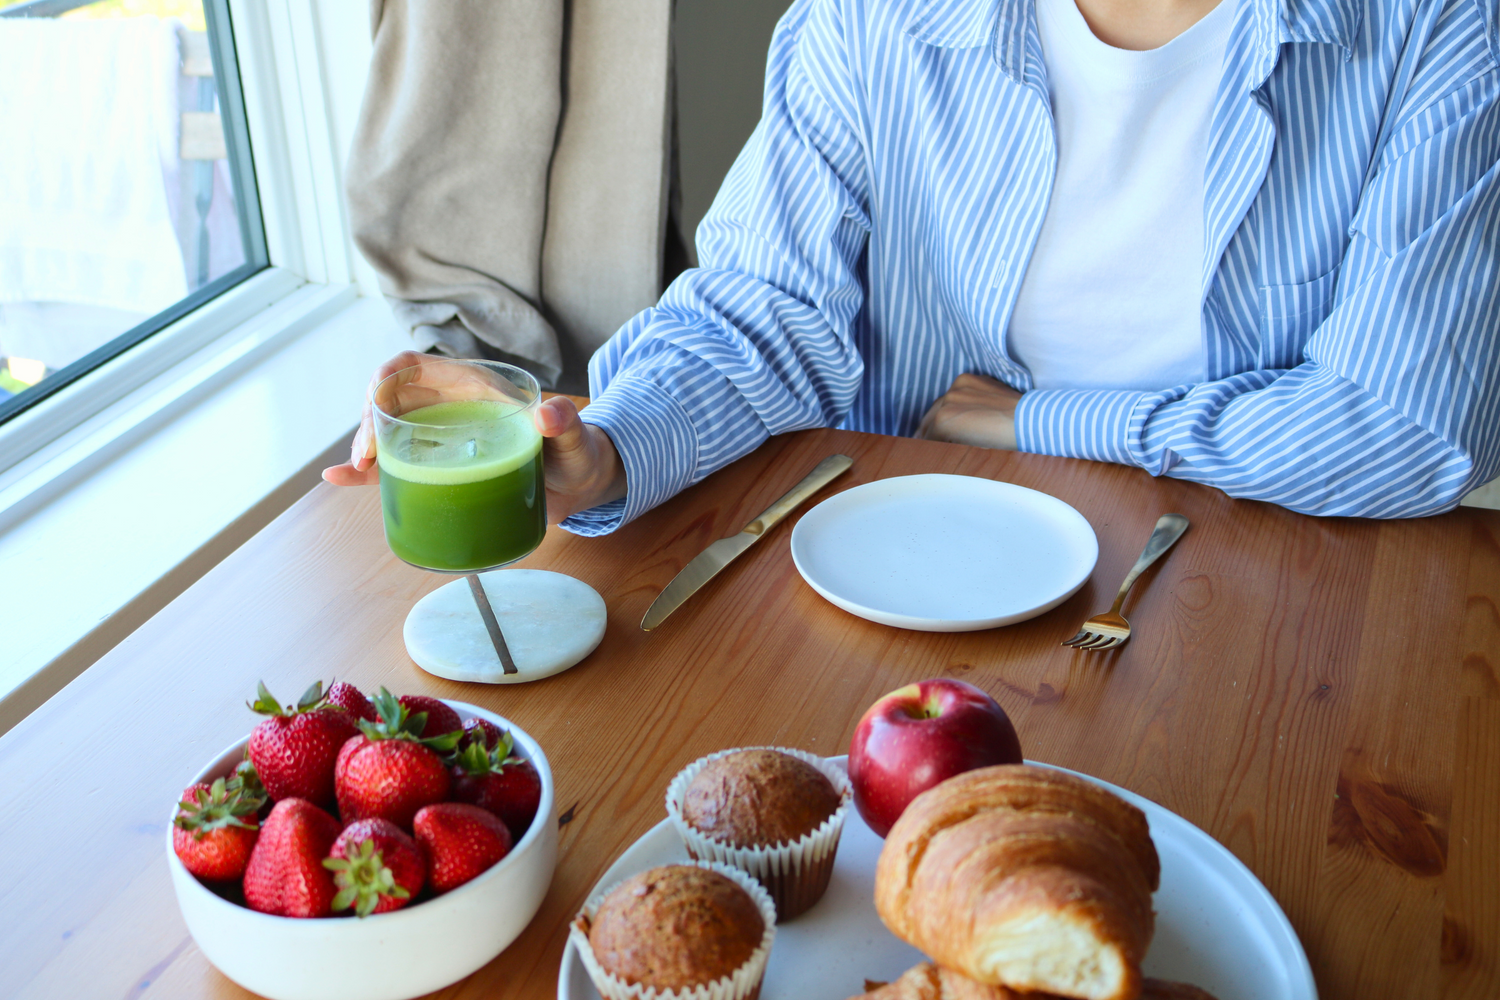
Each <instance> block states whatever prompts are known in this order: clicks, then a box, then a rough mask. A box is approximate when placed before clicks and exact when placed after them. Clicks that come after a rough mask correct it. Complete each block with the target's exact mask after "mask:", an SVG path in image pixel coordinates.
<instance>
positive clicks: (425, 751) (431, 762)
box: [334, 688, 462, 830]
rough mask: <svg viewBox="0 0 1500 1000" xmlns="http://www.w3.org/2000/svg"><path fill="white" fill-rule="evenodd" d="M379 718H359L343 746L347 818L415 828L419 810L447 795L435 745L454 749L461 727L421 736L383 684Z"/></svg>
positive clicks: (341, 786)
mask: <svg viewBox="0 0 1500 1000" xmlns="http://www.w3.org/2000/svg"><path fill="white" fill-rule="evenodd" d="M375 711H376V713H377V714H378V715H379V716H380V721H379V722H366V721H364V720H363V719H361V720H360V723H359V729H360V732H359V734H358V735H356V736H353V737H350V739H349V741H348V742H346V743H345V744H344V746H343V748H342V749H340V750H339V754H338V760H337V762H336V763H335V765H334V789H335V792H336V794H337V795H338V800H339V813H340V814H341V815H342V816H343V817H344V821H345V822H353V821H354V820H357V819H369V818H372V817H379V818H381V819H388V820H390V821H391V822H392V823H395V824H396V825H397V826H399V827H401V828H402V829H403V830H410V829H411V821H412V817H413V816H415V815H416V813H417V810H418V809H420V808H422V807H423V806H425V805H427V804H429V803H432V802H441V801H443V800H444V799H446V798H447V797H448V791H449V788H450V787H451V785H452V779H451V778H449V777H448V770H447V768H446V767H444V766H443V760H442V758H441V757H439V756H438V755H437V752H436V751H442V752H445V753H446V752H447V751H449V750H452V749H453V747H454V745H455V744H456V743H457V742H458V738H459V736H460V735H462V733H461V732H460V731H458V730H454V731H453V732H449V733H444V734H443V735H441V736H431V737H427V738H425V739H424V738H422V736H421V735H420V733H419V732H418V731H417V730H416V728H415V726H416V725H417V724H419V723H420V722H425V721H426V720H425V719H421V713H418V715H417V716H416V717H413V716H412V715H410V714H409V713H408V712H407V710H406V707H405V706H404V705H402V704H401V703H400V702H399V701H397V700H396V696H395V695H393V694H391V693H390V692H389V691H387V690H386V689H385V688H381V689H380V693H379V694H378V695H376V696H375Z"/></svg>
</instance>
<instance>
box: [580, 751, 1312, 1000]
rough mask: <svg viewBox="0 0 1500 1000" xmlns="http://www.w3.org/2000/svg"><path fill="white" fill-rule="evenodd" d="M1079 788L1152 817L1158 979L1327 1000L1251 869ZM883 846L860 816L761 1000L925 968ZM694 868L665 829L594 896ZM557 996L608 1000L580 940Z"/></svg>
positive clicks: (1132, 797)
mask: <svg viewBox="0 0 1500 1000" xmlns="http://www.w3.org/2000/svg"><path fill="white" fill-rule="evenodd" d="M833 759H834V760H835V761H837V762H838V763H840V764H843V763H845V761H846V758H844V757H835V758H833ZM1059 770H1066V769H1065V768H1060V769H1059ZM1069 773H1071V774H1077V772H1076V771H1072V772H1069ZM1079 777H1081V778H1087V779H1088V780H1089V781H1092V782H1094V783H1096V784H1098V785H1100V786H1102V787H1104V788H1107V789H1109V790H1110V791H1112V792H1114V793H1115V794H1116V795H1118V796H1120V797H1121V798H1123V799H1124V800H1125V801H1127V802H1130V803H1132V804H1133V805H1135V806H1137V807H1138V808H1140V809H1141V810H1142V811H1144V812H1145V814H1146V820H1147V822H1148V823H1149V824H1150V826H1151V839H1152V840H1153V841H1154V842H1155V843H1156V850H1157V853H1158V854H1159V855H1160V856H1161V889H1160V890H1159V891H1158V892H1157V894H1156V896H1155V899H1154V904H1155V906H1156V937H1155V939H1154V940H1153V942H1152V944H1151V951H1150V952H1149V953H1148V954H1147V955H1146V962H1145V970H1146V974H1147V975H1148V976H1155V977H1157V978H1159V979H1170V980H1175V981H1178V982H1186V983H1192V984H1194V985H1196V986H1200V987H1202V988H1203V989H1206V990H1208V991H1209V992H1210V993H1212V994H1213V995H1214V996H1215V997H1217V998H1218V1000H1266V998H1268V997H1275V998H1277V1000H1316V998H1317V995H1318V993H1317V987H1315V986H1314V985H1313V976H1312V967H1311V966H1310V965H1309V964H1308V962H1307V955H1306V954H1305V953H1304V952H1303V950H1302V944H1301V942H1300V941H1298V940H1297V934H1296V932H1295V931H1293V930H1292V925H1291V924H1290V923H1289V922H1288V921H1287V919H1286V914H1284V913H1282V912H1281V907H1280V906H1278V905H1277V904H1276V900H1275V899H1273V898H1272V897H1271V894H1270V893H1269V892H1267V891H1266V887H1265V886H1263V885H1261V884H1260V881H1259V880H1258V879H1256V877H1255V876H1254V875H1253V874H1251V872H1250V869H1248V868H1246V867H1245V866H1244V865H1243V864H1241V863H1240V861H1239V859H1238V858H1236V857H1235V856H1234V855H1233V854H1230V853H1229V851H1227V850H1225V848H1224V847H1223V846H1222V845H1221V844H1220V843H1219V842H1218V841H1216V840H1214V839H1213V838H1212V837H1210V836H1209V835H1208V834H1206V833H1204V832H1203V831H1202V830H1200V829H1198V828H1197V827H1196V826H1193V824H1191V823H1189V822H1188V821H1187V820H1185V819H1183V818H1182V817H1181V816H1178V815H1177V814H1176V813H1173V812H1170V811H1169V810H1167V809H1163V808H1162V807H1161V806H1159V805H1157V804H1156V803H1155V802H1152V801H1150V800H1149V799H1144V798H1141V797H1140V796H1139V795H1136V794H1135V793H1134V792H1128V791H1126V790H1125V789H1123V788H1119V787H1117V786H1115V785H1111V784H1110V783H1109V782H1107V781H1100V780H1099V779H1097V778H1092V777H1089V776H1088V775H1086V774H1083V775H1079ZM883 843H884V841H882V840H881V839H880V838H879V837H877V836H875V834H874V833H873V832H872V831H871V830H870V828H869V827H868V826H866V825H865V824H864V821H863V820H861V819H860V818H859V813H858V812H857V811H854V810H851V811H850V813H849V820H848V822H847V823H846V824H845V826H844V835H843V839H842V840H841V841H840V842H839V853H838V859H837V860H836V861H835V863H834V869H833V881H832V883H831V884H830V885H829V887H828V894H827V895H825V896H824V897H823V898H822V899H821V900H819V901H818V905H817V906H814V907H813V908H812V909H811V910H809V911H807V912H806V913H805V914H803V915H802V916H800V917H798V918H797V919H796V920H793V921H791V922H790V923H786V924H783V925H781V926H780V927H778V928H777V929H776V944H775V945H774V946H773V947H772V949H771V962H770V965H769V966H768V967H767V969H766V978H765V983H764V985H763V986H762V988H761V992H760V995H761V1000H845V998H846V997H852V996H856V995H857V994H860V993H862V992H864V983H865V980H866V979H877V980H884V981H889V980H892V979H895V978H896V977H897V976H899V975H901V973H902V972H905V971H906V970H907V969H909V968H911V967H912V966H913V965H916V964H917V963H918V962H921V961H923V960H924V956H923V955H922V953H921V952H919V951H917V950H916V949H915V948H913V947H911V946H910V945H908V944H906V943H905V942H903V941H900V940H898V939H897V938H896V937H895V936H893V935H892V934H891V932H890V931H888V930H886V929H885V925H884V924H882V923H881V922H880V918H879V917H878V916H876V914H875V861H876V859H877V858H879V857H880V848H881V845H882V844H883ZM686 859H687V852H686V851H685V850H683V847H682V841H681V840H680V839H678V837H677V833H676V832H675V831H674V830H673V829H672V826H671V823H670V822H668V821H667V820H662V821H661V822H660V823H658V824H657V825H656V826H654V827H652V828H651V829H650V830H649V831H647V832H646V835H645V836H643V837H641V839H640V840H637V841H636V842H635V843H634V844H632V845H631V846H630V848H629V849H628V850H626V851H625V853H624V854H622V855H620V857H619V859H618V860H617V861H615V863H614V864H613V865H610V867H609V870H608V871H606V872H605V873H604V877H603V878H601V879H600V880H599V881H598V883H596V884H595V885H594V887H593V888H592V889H591V890H589V895H590V896H592V895H593V894H594V893H597V892H599V891H600V890H601V889H604V888H606V887H607V886H611V885H613V884H615V883H616V882H619V881H621V880H622V879H626V878H629V877H630V876H631V875H634V874H635V873H636V872H641V871H645V870H646V869H647V868H653V867H655V866H657V865H664V864H671V863H672V862H675V861H683V860H686ZM557 996H558V1000H599V994H598V992H597V991H596V990H595V989H594V984H593V983H592V982H590V980H589V976H588V972H586V971H585V970H584V967H583V962H582V961H580V960H579V958H578V954H577V952H576V950H575V949H574V948H573V944H572V942H571V941H570V942H569V943H568V945H567V947H566V948H565V949H564V950H563V957H562V968H561V969H560V970H559V972H558V977H557Z"/></svg>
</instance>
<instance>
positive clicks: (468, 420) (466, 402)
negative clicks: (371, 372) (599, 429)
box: [371, 360, 547, 575]
mask: <svg viewBox="0 0 1500 1000" xmlns="http://www.w3.org/2000/svg"><path fill="white" fill-rule="evenodd" d="M540 400H541V389H540V387H539V386H538V385H537V381H536V379H534V378H532V377H531V375H529V374H527V373H526V372H524V371H522V370H521V369H520V368H516V367H514V366H512V365H507V364H501V363H500V362H497V361H447V360H444V361H429V362H426V363H425V364H421V365H416V366H413V367H411V368H403V369H402V370H401V371H398V372H396V373H395V374H393V375H390V376H388V377H387V378H385V379H384V380H382V381H381V382H380V383H379V384H378V385H376V387H375V390H374V393H373V396H372V398H371V403H372V404H373V409H374V417H375V449H376V456H377V458H378V461H379V463H380V499H381V508H382V511H383V513H384V515H385V537H386V542H387V543H388V544H389V545H390V547H391V551H392V552H394V553H395V554H396V555H397V556H398V557H399V558H401V559H403V560H405V561H406V562H408V563H411V564H412V565H413V566H418V567H421V568H422V569H428V570H432V571H434V572H438V573H462V574H466V575H467V574H474V573H479V572H483V571H485V570H492V569H498V568H500V567H502V566H508V565H510V564H511V563H513V562H516V561H517V560H520V559H524V558H526V556H528V555H530V554H531V553H532V551H533V550H535V549H536V547H537V546H538V545H540V544H541V541H542V537H543V535H544V534H545V532H546V529H547V493H546V486H545V483H544V481H543V478H542V437H541V435H540V434H539V433H538V432H537V429H536V424H535V423H534V421H533V419H532V418H533V415H534V414H535V413H536V409H537V406H538V405H539V403H540Z"/></svg>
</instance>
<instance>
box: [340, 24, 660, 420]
mask: <svg viewBox="0 0 1500 1000" xmlns="http://www.w3.org/2000/svg"><path fill="white" fill-rule="evenodd" d="M372 27H373V31H374V39H375V47H374V55H373V57H372V59H371V63H370V77H369V82H368V83H367V85H366V90H365V98H364V104H363V106H362V107H361V109H360V118H359V122H358V124H357V126H356V130H355V135H354V142H353V148H352V149H351V151H350V155H349V162H348V167H347V189H348V192H349V215H350V221H351V225H352V227H353V235H354V241H355V243H356V245H357V246H358V247H359V249H360V251H361V252H362V253H363V254H364V255H365V257H366V258H367V259H368V260H369V261H370V263H371V264H372V265H373V266H374V268H375V270H376V271H377V272H378V273H379V275H380V279H381V286H382V290H383V291H384V292H385V294H386V296H387V297H388V299H389V300H390V303H391V307H392V309H393V311H394V312H395V315H396V317H397V319H398V320H399V321H400V322H401V323H403V324H404V325H405V326H406V327H407V328H408V329H409V330H410V331H411V333H412V336H413V339H414V341H415V344H416V346H417V347H418V348H420V349H428V348H436V349H438V350H440V351H442V352H444V353H446V354H450V355H453V356H457V357H493V358H499V359H502V360H507V361H512V362H514V363H517V364H520V365H521V366H522V367H525V368H527V369H529V370H530V371H532V372H533V373H535V374H536V375H537V376H538V378H540V379H541V380H542V381H543V382H544V383H546V384H548V385H551V386H553V387H555V388H558V389H561V390H564V391H571V392H584V391H586V388H587V372H586V365H587V362H588V358H589V356H590V355H591V354H592V353H593V351H594V349H595V348H597V347H598V346H599V344H601V343H603V342H604V340H605V339H607V338H608V337H609V336H610V334H612V333H614V331H615V330H616V329H618V328H619V326H620V324H622V323H623V322H625V321H626V320H627V319H629V318H630V317H631V316H632V315H634V314H635V313H637V312H639V311H640V310H641V309H644V308H646V307H647V306H649V305H651V304H652V303H653V302H655V300H656V298H657V296H658V295H659V294H660V292H661V273H662V272H661V268H662V251H663V242H664V239H665V236H666V218H667V201H668V184H667V180H668V174H669V170H668V167H669V153H670V149H669V139H670V122H671V101H670V80H671V66H670V52H671V46H670V41H671V31H670V29H671V0H374V2H373V4H372Z"/></svg>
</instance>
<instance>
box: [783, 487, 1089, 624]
mask: <svg viewBox="0 0 1500 1000" xmlns="http://www.w3.org/2000/svg"><path fill="white" fill-rule="evenodd" d="M1098 558H1099V540H1098V538H1096V537H1095V535H1094V529H1093V528H1091V527H1089V523H1088V521H1086V520H1084V517H1083V515H1082V514H1080V513H1078V511H1076V510H1074V509H1073V508H1072V507H1070V506H1068V505H1067V504H1065V503H1063V502H1062V501H1061V500H1059V499H1057V498H1056V497H1053V496H1048V495H1047V494H1046V493H1038V492H1037V491H1036V490H1028V489H1026V488H1025V487H1024V486H1015V485H1013V484H1011V483H1000V482H996V481H994V480H992V479H978V478H976V477H974V476H945V475H925V476H897V477H895V478H892V479H881V480H878V481H877V482H873V483H865V484H864V485H863V486H856V487H854V488H853V489H850V490H845V491H844V492H843V493H840V494H838V495H837V496H834V497H830V498H829V499H827V500H824V501H823V502H822V503H820V504H818V505H817V506H816V507H814V508H813V509H812V510H810V511H808V512H807V513H806V514H804V515H803V516H802V519H801V520H800V521H798V522H797V527H796V528H795V529H793V531H792V561H793V562H794V563H796V566H797V572H799V573H801V574H802V579H804V580H806V581H807V583H808V586H810V587H812V589H813V590H816V591H817V592H818V593H819V594H822V595H823V596H824V597H826V598H827V599H828V600H830V601H832V602H833V603H834V604H836V605H837V606H839V607H841V608H843V609H844V610H845V611H848V612H850V613H851V614H856V615H859V616H860V617H861V618H868V619H869V620H870V621H874V622H880V623H881V624H882V625H895V626H897V627H898V628H910V629H920V630H922V631H926V632H967V631H970V630H973V629H983V628H994V627H996V626H997V625H1010V624H1012V623H1014V622H1019V621H1025V620H1026V619H1027V618H1032V617H1035V616H1036V615H1039V614H1041V613H1042V612H1044V611H1049V610H1051V609H1052V608H1055V607H1057V605H1059V604H1061V603H1062V602H1063V601H1065V600H1067V599H1068V598H1069V597H1072V596H1073V594H1074V593H1076V592H1077V591H1078V588H1079V587H1082V586H1083V584H1084V582H1085V581H1086V580H1088V578H1089V574H1090V573H1092V572H1093V571H1094V563H1095V562H1096V561H1097V560H1098Z"/></svg>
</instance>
